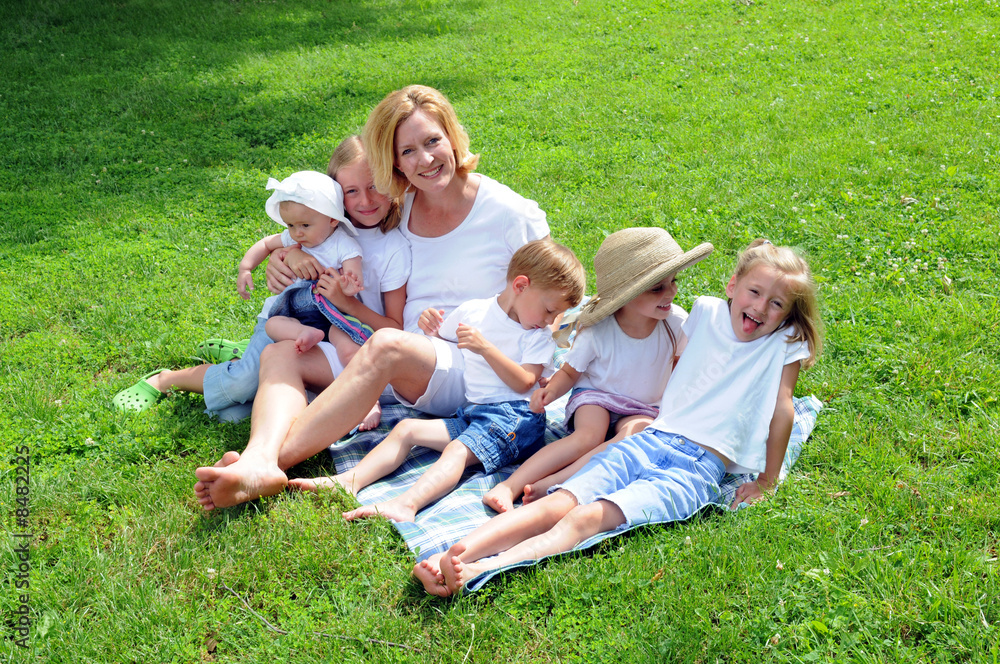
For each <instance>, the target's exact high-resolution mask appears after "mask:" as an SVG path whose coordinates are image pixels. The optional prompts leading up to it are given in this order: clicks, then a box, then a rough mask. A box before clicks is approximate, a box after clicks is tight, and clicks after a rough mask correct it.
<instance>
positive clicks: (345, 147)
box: [326, 134, 403, 233]
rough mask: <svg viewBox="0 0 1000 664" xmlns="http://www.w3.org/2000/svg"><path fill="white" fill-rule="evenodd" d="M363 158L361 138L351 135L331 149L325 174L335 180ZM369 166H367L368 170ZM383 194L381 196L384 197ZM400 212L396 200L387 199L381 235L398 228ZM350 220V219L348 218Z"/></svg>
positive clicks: (380, 223) (381, 223) (363, 148)
mask: <svg viewBox="0 0 1000 664" xmlns="http://www.w3.org/2000/svg"><path fill="white" fill-rule="evenodd" d="M364 158H365V146H364V144H362V143H361V137H360V136H358V135H357V134H351V135H350V136H348V137H347V138H345V139H344V140H342V141H341V142H340V145H338V146H337V147H335V148H334V149H333V154H332V155H330V163H329V164H327V166H326V174H327V175H329V176H330V177H331V178H333V179H334V180H336V179H337V173H339V172H340V169H342V168H344V167H345V166H350V165H351V164H353V163H354V162H356V161H359V160H362V159H364ZM370 168H371V165H370V164H369V169H370ZM384 195H385V194H383V196H384ZM402 216H403V214H402V210H400V209H399V200H398V199H396V198H392V197H390V198H389V213H388V214H387V215H385V218H384V219H383V220H382V221H380V222H379V224H378V227H379V230H381V231H382V232H383V233H388V232H389V231H391V230H392V229H393V228H396V227H397V226H399V222H400V220H401V219H402ZM348 218H350V217H348Z"/></svg>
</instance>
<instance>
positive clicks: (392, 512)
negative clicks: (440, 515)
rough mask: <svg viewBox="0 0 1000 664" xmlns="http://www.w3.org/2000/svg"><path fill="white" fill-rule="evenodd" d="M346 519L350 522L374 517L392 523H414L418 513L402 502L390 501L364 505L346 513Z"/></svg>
mask: <svg viewBox="0 0 1000 664" xmlns="http://www.w3.org/2000/svg"><path fill="white" fill-rule="evenodd" d="M343 516H344V518H345V519H347V520H348V521H354V520H355V519H367V518H369V517H373V516H383V517H385V518H387V519H389V520H390V521H397V522H405V521H413V520H414V519H416V517H417V511H416V510H415V509H414V508H413V507H411V506H409V505H404V504H403V503H401V502H398V501H395V500H389V501H386V502H384V503H376V504H375V505H362V506H361V507H359V508H357V509H354V510H351V511H350V512H344V515H343Z"/></svg>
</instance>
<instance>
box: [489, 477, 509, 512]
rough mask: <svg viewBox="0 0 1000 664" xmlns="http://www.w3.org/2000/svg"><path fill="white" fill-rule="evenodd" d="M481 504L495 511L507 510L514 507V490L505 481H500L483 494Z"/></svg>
mask: <svg viewBox="0 0 1000 664" xmlns="http://www.w3.org/2000/svg"><path fill="white" fill-rule="evenodd" d="M483 505H486V506H487V507H491V508H493V509H494V510H496V511H497V512H507V511H509V510H512V509H514V492H513V491H512V490H511V488H510V487H509V486H507V483H506V482H500V484H497V485H496V486H495V487H493V488H492V489H490V490H489V491H487V492H486V495H484V496H483Z"/></svg>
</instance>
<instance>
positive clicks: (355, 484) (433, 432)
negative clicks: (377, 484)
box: [288, 419, 451, 496]
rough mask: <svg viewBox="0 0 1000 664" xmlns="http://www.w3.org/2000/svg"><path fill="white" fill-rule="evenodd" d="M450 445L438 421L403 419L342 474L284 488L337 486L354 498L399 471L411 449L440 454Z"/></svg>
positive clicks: (299, 482) (442, 426)
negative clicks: (359, 460) (417, 448)
mask: <svg viewBox="0 0 1000 664" xmlns="http://www.w3.org/2000/svg"><path fill="white" fill-rule="evenodd" d="M450 442H451V436H449V435H448V427H446V426H445V424H444V422H443V421H442V420H413V419H406V420H403V421H401V422H400V423H399V424H397V425H396V426H395V428H394V429H393V430H392V431H391V432H390V433H389V435H388V436H386V437H385V440H383V441H382V442H381V443H379V444H378V445H376V446H375V449H373V450H372V451H371V452H369V453H368V454H366V455H365V458H363V459H362V460H361V462H360V463H359V464H358V465H357V466H355V467H354V468H352V469H350V470H348V471H347V472H346V473H341V474H340V475H336V476H334V477H316V478H313V479H296V480H289V481H288V485H289V486H290V487H292V488H295V489H304V490H307V491H315V490H316V488H317V487H320V486H323V487H335V486H337V485H339V486H342V487H343V488H344V490H345V491H347V492H348V493H350V494H351V495H354V496H356V495H358V491H360V490H361V489H363V488H365V487H366V486H368V485H369V484H371V483H372V482H374V481H375V480H378V479H381V478H383V477H385V476H386V475H388V474H389V473H391V472H392V471H394V470H396V469H397V468H399V467H400V466H401V465H402V463H403V461H405V460H406V457H407V456H408V455H409V454H410V451H411V450H412V449H413V448H414V447H417V446H420V447H428V448H430V449H432V450H437V451H439V452H440V451H442V450H444V448H445V447H446V446H447V445H448V443H450Z"/></svg>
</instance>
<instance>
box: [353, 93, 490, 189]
mask: <svg viewBox="0 0 1000 664" xmlns="http://www.w3.org/2000/svg"><path fill="white" fill-rule="evenodd" d="M417 111H423V112H424V113H426V114H427V115H429V116H430V117H432V118H434V119H435V120H436V121H437V123H438V124H439V125H441V129H443V130H444V133H445V135H446V136H447V137H448V140H449V141H450V142H451V147H452V149H453V150H454V151H455V165H456V168H457V171H458V174H459V175H467V174H468V173H471V172H472V171H474V170H476V166H478V165H479V155H478V154H472V153H470V152H469V135H468V134H467V133H465V129H463V128H462V125H461V123H459V121H458V116H457V115H456V114H455V109H454V108H453V107H452V105H451V102H449V101H448V98H447V97H445V96H444V95H443V94H441V93H440V92H439V91H437V90H435V89H434V88H429V87H427V86H426V85H409V86H407V87H405V88H403V89H401V90H395V91H393V92H390V93H389V94H387V95H386V96H385V99H383V100H382V101H381V102H379V105H378V106H376V107H375V108H374V110H372V112H371V114H370V115H369V116H368V121H367V122H366V123H365V128H364V129H363V130H362V131H361V140H362V141H363V142H364V145H365V152H366V154H367V155H368V165H369V166H371V169H372V178H373V179H374V180H375V188H376V189H378V190H379V191H381V192H382V193H384V194H388V195H390V196H392V197H393V198H399V197H400V196H402V195H403V192H404V191H406V188H407V186H409V184H410V181H409V180H407V179H406V176H405V175H403V174H402V173H401V172H400V171H399V170H398V169H397V168H396V129H397V128H398V127H399V125H401V124H403V122H405V121H406V120H408V119H409V118H410V116H411V115H413V114H414V113H415V112H417Z"/></svg>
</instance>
